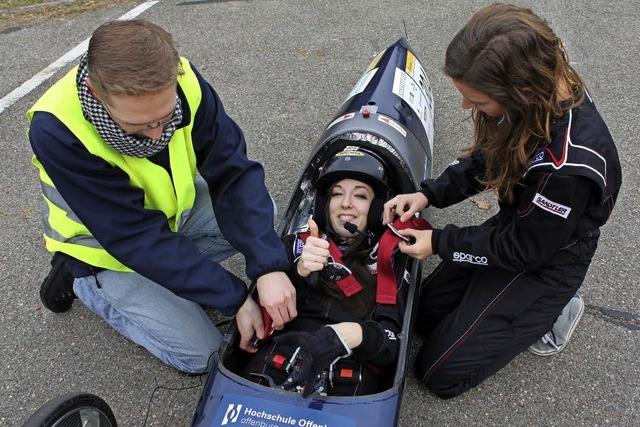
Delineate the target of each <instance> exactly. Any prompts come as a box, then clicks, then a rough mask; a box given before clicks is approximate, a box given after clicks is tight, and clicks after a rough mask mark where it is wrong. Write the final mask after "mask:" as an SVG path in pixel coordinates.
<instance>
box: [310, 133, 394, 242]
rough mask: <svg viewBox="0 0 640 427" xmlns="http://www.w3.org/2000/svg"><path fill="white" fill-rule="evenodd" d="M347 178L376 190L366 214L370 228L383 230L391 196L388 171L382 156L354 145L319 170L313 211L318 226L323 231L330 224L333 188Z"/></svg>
mask: <svg viewBox="0 0 640 427" xmlns="http://www.w3.org/2000/svg"><path fill="white" fill-rule="evenodd" d="M346 178H349V179H355V180H358V181H361V182H364V183H366V184H369V185H370V186H371V188H373V191H374V198H373V200H372V202H371V207H370V208H369V213H368V214H367V228H368V229H369V230H370V231H373V232H375V231H379V230H381V229H382V228H383V227H382V211H383V205H384V203H385V202H386V201H387V200H388V199H389V196H390V194H389V187H388V184H387V172H386V170H385V167H384V163H383V161H382V159H381V158H380V157H378V156H377V155H376V154H374V153H373V152H371V151H369V150H367V149H365V148H362V147H357V146H353V145H348V146H346V147H345V148H344V149H343V150H342V151H340V152H339V153H336V154H335V155H334V156H333V157H331V158H330V159H329V160H327V162H326V163H325V164H324V165H323V166H322V168H321V169H320V174H319V175H318V179H317V181H316V201H315V205H314V208H313V217H314V219H315V221H316V223H317V224H318V226H319V227H320V228H321V229H324V228H326V225H327V206H328V204H327V203H328V192H329V190H330V189H331V186H332V185H333V184H335V183H336V182H338V181H340V180H342V179H346Z"/></svg>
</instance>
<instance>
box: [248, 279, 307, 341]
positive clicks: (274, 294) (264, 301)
mask: <svg viewBox="0 0 640 427" xmlns="http://www.w3.org/2000/svg"><path fill="white" fill-rule="evenodd" d="M256 287H257V288H258V295H259V296H260V304H261V305H262V306H263V307H264V308H265V309H266V310H267V313H269V316H271V318H272V319H273V328H274V329H282V328H283V327H284V324H285V323H287V322H289V321H290V320H293V319H294V318H295V317H296V316H297V315H298V311H297V310H296V288H294V287H293V285H292V284H291V280H289V278H288V277H287V275H286V274H284V273H283V272H281V271H274V272H272V273H267V274H264V275H262V276H260V277H258V280H257V282H256Z"/></svg>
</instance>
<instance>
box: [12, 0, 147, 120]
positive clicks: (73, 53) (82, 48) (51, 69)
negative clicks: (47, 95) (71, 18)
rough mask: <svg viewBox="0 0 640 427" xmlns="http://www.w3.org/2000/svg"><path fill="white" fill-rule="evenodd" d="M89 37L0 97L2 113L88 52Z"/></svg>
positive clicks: (133, 13) (144, 6)
mask: <svg viewBox="0 0 640 427" xmlns="http://www.w3.org/2000/svg"><path fill="white" fill-rule="evenodd" d="M158 2H160V0H151V1H147V2H144V3H142V4H141V5H139V6H136V7H135V8H133V9H131V10H130V11H129V12H127V13H125V14H124V15H122V16H121V17H120V18H118V20H120V21H126V20H128V19H133V18H135V17H136V16H138V15H140V14H141V13H143V12H144V11H146V10H147V9H149V8H150V7H151V6H153V5H154V4H156V3H158ZM89 39H90V37H87V38H86V39H85V40H83V41H82V42H81V43H80V44H79V45H77V46H76V47H74V48H73V49H71V50H70V51H69V52H67V53H65V54H64V55H62V56H61V57H60V58H58V59H57V60H55V61H54V62H52V63H51V64H49V65H48V66H46V67H45V68H44V69H43V70H42V71H40V72H39V73H38V74H36V75H35V76H33V77H31V78H30V79H29V80H27V81H26V82H24V83H22V84H21V85H20V86H18V87H17V88H15V89H14V90H12V91H11V92H9V93H8V94H7V95H5V96H4V97H3V98H2V99H0V114H2V112H3V111H4V110H6V109H7V108H9V107H10V106H11V105H13V104H14V103H15V102H16V101H18V100H19V99H20V98H22V97H23V96H25V95H27V94H28V93H29V92H31V91H32V90H34V89H35V88H37V87H38V86H40V85H41V84H42V83H44V82H45V81H47V79H49V77H51V76H52V75H54V74H55V73H56V72H57V71H58V70H59V69H61V68H64V67H65V66H67V65H68V64H69V63H71V62H72V61H73V60H75V59H76V58H78V57H79V56H80V55H82V54H83V53H84V52H86V50H87V47H88V46H89Z"/></svg>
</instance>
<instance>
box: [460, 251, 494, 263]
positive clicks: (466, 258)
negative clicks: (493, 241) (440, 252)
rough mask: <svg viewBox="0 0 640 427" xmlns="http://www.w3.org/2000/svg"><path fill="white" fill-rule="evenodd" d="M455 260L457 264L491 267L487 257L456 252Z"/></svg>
mask: <svg viewBox="0 0 640 427" xmlns="http://www.w3.org/2000/svg"><path fill="white" fill-rule="evenodd" d="M453 260H454V261H456V262H468V263H469V264H478V265H489V264H488V262H489V261H488V260H487V257H486V256H477V255H471V254H465V253H464V252H454V253H453Z"/></svg>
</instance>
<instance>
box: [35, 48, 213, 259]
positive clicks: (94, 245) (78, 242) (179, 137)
mask: <svg viewBox="0 0 640 427" xmlns="http://www.w3.org/2000/svg"><path fill="white" fill-rule="evenodd" d="M180 67H181V69H182V70H183V71H184V74H182V75H180V76H178V79H177V81H178V84H179V85H180V88H181V89H182V91H183V93H184V95H185V97H186V101H187V104H188V107H189V112H190V115H191V116H190V121H189V124H188V125H187V126H185V127H183V128H180V129H177V130H176V132H175V133H174V135H173V137H172V138H171V141H170V142H169V147H168V149H169V159H170V169H171V176H172V177H173V180H172V179H171V177H170V176H169V174H168V173H167V171H166V170H165V169H164V168H163V167H162V166H159V165H156V164H154V163H153V162H151V161H149V160H147V159H146V158H135V157H130V156H125V155H123V154H120V153H119V152H118V151H116V150H114V149H113V148H111V147H110V146H109V145H107V144H106V143H105V142H104V141H103V140H102V138H101V137H100V135H99V134H98V132H97V130H96V129H95V127H93V125H92V124H91V123H89V122H88V121H86V120H85V118H84V116H83V114H82V106H81V105H80V101H79V99H78V91H77V87H76V72H77V68H74V69H72V70H71V71H70V72H69V73H67V75H65V76H64V77H63V78H62V79H60V80H59V81H58V82H57V83H55V84H54V85H53V86H52V87H51V88H50V89H49V90H48V91H47V92H46V93H45V94H44V95H43V96H42V98H40V99H39V100H38V101H37V102H36V103H35V105H34V106H33V107H31V109H29V111H28V112H27V117H28V119H29V120H31V119H32V118H33V115H34V114H35V113H36V112H38V111H44V112H48V113H51V114H53V115H54V116H56V118H57V119H58V120H60V121H61V122H62V123H63V124H64V125H65V126H66V127H67V128H68V129H69V130H70V131H71V132H72V133H73V134H74V136H75V137H76V138H77V139H78V140H79V141H80V143H82V145H84V147H85V148H86V149H87V151H89V152H90V153H91V154H93V155H95V156H97V157H100V158H101V159H103V160H105V161H106V162H108V163H109V164H111V165H112V166H114V167H117V168H119V169H121V170H122V171H124V172H125V173H126V174H127V175H128V176H129V182H130V183H131V185H132V186H134V187H137V188H140V189H142V190H143V191H144V206H145V208H146V209H152V210H159V211H162V212H163V213H164V214H165V216H166V217H167V224H168V226H169V228H170V229H171V230H172V231H174V232H176V231H178V230H179V229H180V227H181V226H182V225H183V224H184V222H185V221H186V219H187V218H188V216H189V214H190V212H191V209H192V208H193V204H194V201H195V185H194V180H195V174H196V156H195V151H194V149H193V141H192V137H191V132H192V129H193V123H194V119H195V114H196V112H197V111H198V107H199V105H200V101H201V99H202V93H201V90H200V84H199V82H198V78H197V77H196V75H195V73H194V72H193V70H192V69H191V66H190V65H189V62H188V61H187V60H186V59H184V58H182V59H181V63H180ZM61 99H64V100H65V102H64V103H63V104H61V103H60V100H61ZM32 162H33V164H34V165H35V166H36V167H37V168H38V171H39V174H40V181H41V183H42V193H43V196H44V200H45V205H46V207H45V209H44V212H43V213H44V224H45V233H44V238H45V243H46V247H47V249H48V250H49V251H51V252H56V251H59V252H64V253H67V254H69V255H71V256H72V257H74V258H76V259H79V260H81V261H83V262H85V263H87V264H90V265H94V266H97V267H101V268H106V269H109V270H116V271H131V270H130V269H129V268H128V267H126V266H125V265H123V264H122V263H120V262H119V261H118V260H116V259H115V258H113V257H112V256H111V255H110V254H109V253H107V252H106V251H105V250H104V249H103V248H102V247H101V246H100V244H99V243H98V242H97V241H96V240H95V238H94V237H93V236H92V235H91V233H90V232H89V230H88V229H87V228H86V227H85V226H84V225H83V224H82V223H81V222H80V220H79V219H78V217H77V216H76V214H75V213H74V212H73V211H72V210H71V209H70V207H69V206H68V205H67V203H66V202H65V201H64V199H63V198H62V196H61V195H60V193H59V192H58V190H57V189H56V188H55V185H54V183H53V182H52V181H51V178H50V177H49V176H48V175H47V173H46V171H45V170H44V167H43V166H42V164H41V163H40V162H39V161H38V159H37V158H36V157H33V160H32Z"/></svg>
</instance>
